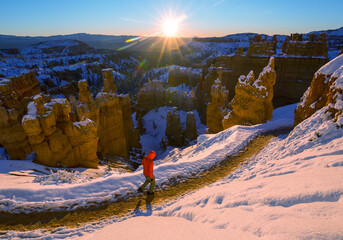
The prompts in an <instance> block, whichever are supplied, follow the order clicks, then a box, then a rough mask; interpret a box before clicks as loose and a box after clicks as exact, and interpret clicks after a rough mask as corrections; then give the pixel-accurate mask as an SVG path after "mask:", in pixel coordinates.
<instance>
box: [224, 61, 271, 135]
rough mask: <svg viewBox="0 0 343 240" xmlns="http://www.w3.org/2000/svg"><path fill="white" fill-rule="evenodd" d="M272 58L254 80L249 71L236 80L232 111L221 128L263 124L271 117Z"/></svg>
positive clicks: (252, 74)
mask: <svg viewBox="0 0 343 240" xmlns="http://www.w3.org/2000/svg"><path fill="white" fill-rule="evenodd" d="M274 68H275V63H274V57H271V58H270V60H269V63H268V65H267V66H266V67H265V68H264V69H263V71H262V72H261V73H260V75H259V77H258V79H257V80H255V76H254V73H253V72H252V71H251V72H250V73H249V74H248V75H247V76H244V75H242V76H241V77H240V78H239V79H238V83H237V86H236V95H235V97H234V98H233V100H232V101H231V107H232V110H231V111H230V112H229V113H228V115H226V116H225V119H224V120H223V128H224V129H227V128H229V127H231V126H234V125H238V124H239V125H255V124H259V123H265V122H266V121H267V120H271V119H272V115H273V103H272V99H273V86H274V84H275V80H276V72H275V70H274Z"/></svg>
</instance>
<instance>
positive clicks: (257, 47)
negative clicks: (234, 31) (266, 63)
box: [247, 35, 277, 56]
mask: <svg viewBox="0 0 343 240" xmlns="http://www.w3.org/2000/svg"><path fill="white" fill-rule="evenodd" d="M266 37H267V36H266ZM266 37H265V38H264V39H262V36H261V35H256V36H255V37H254V38H253V41H252V42H251V43H250V45H249V48H248V52H247V56H261V55H262V56H263V55H265V56H272V55H275V54H276V44H277V40H276V36H275V35H274V36H273V39H272V41H267V40H266Z"/></svg>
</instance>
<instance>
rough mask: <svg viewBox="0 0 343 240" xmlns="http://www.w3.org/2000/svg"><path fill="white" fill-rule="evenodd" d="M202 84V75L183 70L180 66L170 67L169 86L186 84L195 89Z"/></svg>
mask: <svg viewBox="0 0 343 240" xmlns="http://www.w3.org/2000/svg"><path fill="white" fill-rule="evenodd" d="M199 82H200V73H197V72H192V71H191V70H189V69H188V68H187V69H185V68H181V67H178V66H174V67H170V68H169V74H168V85H169V86H178V85H180V84H186V85H188V86H192V87H195V86H197V85H198V84H199Z"/></svg>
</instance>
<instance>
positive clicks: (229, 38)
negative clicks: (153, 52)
mask: <svg viewBox="0 0 343 240" xmlns="http://www.w3.org/2000/svg"><path fill="white" fill-rule="evenodd" d="M323 32H325V33H327V35H328V37H329V38H330V37H333V38H335V39H337V38H343V27H341V28H338V29H330V30H323V31H313V32H309V33H307V34H304V35H308V34H311V33H315V34H320V33H323ZM255 35H258V34H257V33H235V34H229V35H226V36H223V37H206V38H197V37H196V38H193V41H201V42H250V41H251V39H252V38H253V37H254V36H255ZM261 35H262V36H267V38H268V39H269V38H270V39H271V37H272V36H269V35H266V34H261ZM135 37H137V36H134V35H102V34H88V33H75V34H68V35H54V36H38V37H30V36H14V35H2V34H0V49H10V48H19V49H20V48H24V47H28V46H30V45H33V44H38V43H41V42H45V41H52V40H67V39H71V40H78V41H82V42H84V43H86V44H88V45H89V46H90V47H93V48H96V49H118V48H121V47H124V46H127V45H128V44H127V43H126V40H128V39H131V38H135ZM285 37H286V35H277V38H278V41H283V40H284V38H285ZM160 39H161V38H160V37H152V38H149V39H148V40H145V41H144V43H143V42H140V44H137V46H136V47H135V48H131V50H132V49H133V50H138V51H141V50H142V49H144V48H149V47H150V46H152V45H153V44H154V43H158V44H160V42H161V41H160ZM182 40H183V42H185V43H186V44H187V43H189V42H190V41H191V38H182ZM160 45H161V44H160ZM157 49H159V48H157Z"/></svg>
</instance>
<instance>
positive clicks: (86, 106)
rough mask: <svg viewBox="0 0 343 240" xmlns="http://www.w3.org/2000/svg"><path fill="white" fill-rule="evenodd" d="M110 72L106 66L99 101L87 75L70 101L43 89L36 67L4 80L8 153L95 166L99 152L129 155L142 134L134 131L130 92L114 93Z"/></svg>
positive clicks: (0, 98)
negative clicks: (89, 84) (77, 93)
mask: <svg viewBox="0 0 343 240" xmlns="http://www.w3.org/2000/svg"><path fill="white" fill-rule="evenodd" d="M112 71H113V70H111V69H105V70H104V71H103V72H104V89H103V91H102V92H100V93H99V94H98V95H97V97H96V101H94V99H93V98H92V96H91V94H90V92H89V89H88V84H87V81H86V80H80V81H79V82H78V88H79V99H78V100H77V99H76V98H75V97H74V96H70V97H69V100H70V101H68V99H66V98H56V99H51V97H50V96H49V95H44V94H40V91H39V88H38V81H37V79H36V77H35V75H34V73H33V72H32V73H31V72H30V73H28V74H25V75H23V76H19V77H15V78H11V79H1V81H0V117H1V120H0V133H1V135H0V144H1V145H3V146H4V147H5V148H6V150H7V151H8V153H9V155H10V158H11V159H26V158H27V155H28V154H31V153H35V157H36V161H37V162H39V163H41V164H44V165H47V166H52V167H77V166H82V167H91V168H97V166H98V156H97V153H98V155H99V156H100V157H102V156H105V155H106V154H113V155H117V156H121V157H127V155H128V151H129V147H130V146H137V145H138V144H139V135H137V133H135V131H134V130H133V124H132V119H131V102H130V98H129V96H128V95H119V96H117V95H116V94H115V91H116V90H115V86H114V84H113V75H112ZM98 140H99V141H98ZM135 144H136V145H135Z"/></svg>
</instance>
